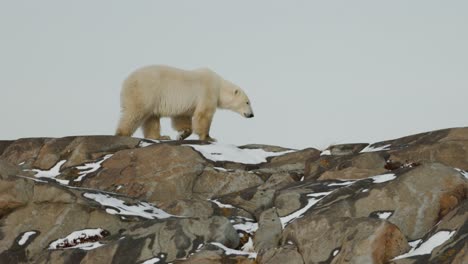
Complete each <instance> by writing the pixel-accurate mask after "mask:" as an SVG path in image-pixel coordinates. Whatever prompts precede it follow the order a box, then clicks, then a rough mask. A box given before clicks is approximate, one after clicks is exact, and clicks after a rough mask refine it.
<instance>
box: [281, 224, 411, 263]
mask: <svg viewBox="0 0 468 264" xmlns="http://www.w3.org/2000/svg"><path fill="white" fill-rule="evenodd" d="M289 241H291V242H292V243H293V244H294V245H296V246H297V248H298V251H299V253H300V254H301V255H302V257H303V259H304V262H306V263H318V262H322V261H327V262H328V261H332V262H333V263H344V262H347V263H386V262H388V261H389V260H390V259H392V258H393V257H395V256H397V255H399V254H401V253H402V252H405V251H407V250H408V248H409V246H408V243H407V241H406V239H405V236H404V235H403V234H402V233H401V232H400V231H399V229H398V227H396V226H395V225H393V224H391V223H389V222H386V221H382V220H378V219H370V218H332V217H327V216H323V215H314V216H305V217H303V218H300V219H298V220H296V221H295V222H293V223H291V224H290V225H288V226H287V227H286V229H285V230H284V232H283V245H285V244H287V243H288V242H289Z"/></svg>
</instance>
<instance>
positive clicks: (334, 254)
mask: <svg viewBox="0 0 468 264" xmlns="http://www.w3.org/2000/svg"><path fill="white" fill-rule="evenodd" d="M338 253H340V250H339V249H335V250H333V253H332V255H333V256H334V257H336V255H338Z"/></svg>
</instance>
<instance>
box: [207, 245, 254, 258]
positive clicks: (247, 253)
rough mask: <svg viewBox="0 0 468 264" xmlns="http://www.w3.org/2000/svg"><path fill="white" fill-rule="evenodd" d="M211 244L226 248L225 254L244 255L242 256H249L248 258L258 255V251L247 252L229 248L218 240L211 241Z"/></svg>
mask: <svg viewBox="0 0 468 264" xmlns="http://www.w3.org/2000/svg"><path fill="white" fill-rule="evenodd" d="M211 244H212V245H214V246H217V247H219V248H221V249H222V250H224V254H226V255H242V256H247V257H248V258H253V259H254V258H256V257H257V253H256V252H245V251H241V250H235V249H232V248H228V247H226V246H225V245H223V244H221V243H218V242H211Z"/></svg>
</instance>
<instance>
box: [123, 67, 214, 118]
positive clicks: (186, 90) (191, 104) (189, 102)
mask: <svg viewBox="0 0 468 264" xmlns="http://www.w3.org/2000/svg"><path fill="white" fill-rule="evenodd" d="M213 77H214V76H213V74H207V72H206V71H199V70H195V71H187V70H182V69H178V68H174V67H169V66H164V65H152V66H147V67H143V68H140V69H138V70H136V71H134V72H133V73H131V74H130V75H129V76H128V78H127V79H126V80H125V81H124V84H123V88H122V93H121V99H122V100H121V101H122V108H132V109H140V110H141V111H144V112H153V113H154V114H156V115H159V116H173V115H184V114H188V115H189V114H191V113H193V110H194V108H195V106H196V105H197V103H198V102H199V100H200V99H201V98H206V97H207V96H206V94H207V93H208V94H213V93H217V91H213V89H214V86H213V84H212V83H213Z"/></svg>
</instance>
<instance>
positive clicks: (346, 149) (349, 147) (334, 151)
mask: <svg viewBox="0 0 468 264" xmlns="http://www.w3.org/2000/svg"><path fill="white" fill-rule="evenodd" d="M368 145H369V144H368V143H355V144H339V145H332V146H330V147H328V150H329V151H330V154H331V155H333V156H346V155H353V154H358V153H359V152H360V151H361V150H363V149H364V148H365V147H366V146H368Z"/></svg>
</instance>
